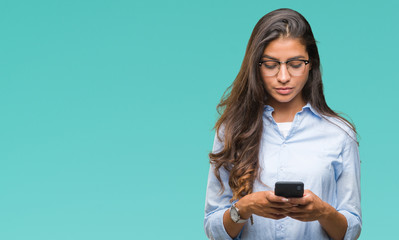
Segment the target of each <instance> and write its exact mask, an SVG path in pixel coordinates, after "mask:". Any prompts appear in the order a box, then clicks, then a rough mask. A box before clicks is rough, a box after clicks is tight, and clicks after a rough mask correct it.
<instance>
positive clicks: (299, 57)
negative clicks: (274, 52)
mask: <svg viewBox="0 0 399 240" xmlns="http://www.w3.org/2000/svg"><path fill="white" fill-rule="evenodd" d="M262 58H269V59H272V60H276V61H280V60H278V59H277V58H274V57H271V56H269V55H266V54H263V55H262V57H261V59H262ZM301 58H305V56H302V55H298V56H295V57H292V58H288V59H287V61H290V60H296V59H301Z"/></svg>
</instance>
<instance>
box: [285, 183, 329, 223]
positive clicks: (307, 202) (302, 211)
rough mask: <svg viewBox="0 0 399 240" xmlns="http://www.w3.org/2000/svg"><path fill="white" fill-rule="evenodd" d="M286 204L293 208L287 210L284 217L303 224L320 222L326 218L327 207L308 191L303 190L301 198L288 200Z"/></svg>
mask: <svg viewBox="0 0 399 240" xmlns="http://www.w3.org/2000/svg"><path fill="white" fill-rule="evenodd" d="M288 202H289V203H291V204H292V205H293V207H292V208H289V209H287V210H288V213H286V215H287V216H289V217H291V218H293V219H296V220H299V221H303V222H309V221H315V220H320V219H321V218H322V217H324V216H326V212H327V209H328V206H329V205H328V204H327V203H326V202H324V201H322V200H321V199H320V198H319V197H318V196H317V195H316V194H314V193H313V192H312V191H310V190H305V192H304V194H303V197H301V198H290V199H289V201H288Z"/></svg>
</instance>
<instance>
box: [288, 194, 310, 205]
mask: <svg viewBox="0 0 399 240" xmlns="http://www.w3.org/2000/svg"><path fill="white" fill-rule="evenodd" d="M288 202H289V203H291V204H292V205H307V204H309V203H310V202H311V197H310V195H307V196H304V197H301V198H289V199H288Z"/></svg>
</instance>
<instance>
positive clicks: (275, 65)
mask: <svg viewBox="0 0 399 240" xmlns="http://www.w3.org/2000/svg"><path fill="white" fill-rule="evenodd" d="M279 65H280V63H279V62H276V61H265V62H263V63H262V66H263V69H264V73H265V75H266V76H274V75H276V74H277V73H278V70H279V69H280V66H279Z"/></svg>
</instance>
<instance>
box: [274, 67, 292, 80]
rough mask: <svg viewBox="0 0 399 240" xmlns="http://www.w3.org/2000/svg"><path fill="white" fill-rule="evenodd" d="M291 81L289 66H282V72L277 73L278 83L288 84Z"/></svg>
mask: <svg viewBox="0 0 399 240" xmlns="http://www.w3.org/2000/svg"><path fill="white" fill-rule="evenodd" d="M290 79H291V75H290V73H289V72H288V69H287V64H285V63H284V64H280V70H279V71H278V73H277V81H279V82H281V83H286V82H288V81H289V80H290Z"/></svg>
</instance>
